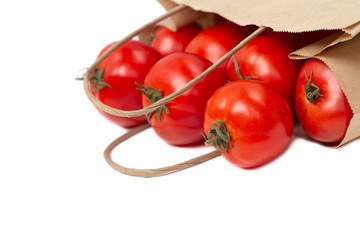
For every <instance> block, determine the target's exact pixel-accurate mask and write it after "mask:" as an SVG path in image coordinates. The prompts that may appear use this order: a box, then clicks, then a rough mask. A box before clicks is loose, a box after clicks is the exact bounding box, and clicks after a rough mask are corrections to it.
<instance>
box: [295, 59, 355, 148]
mask: <svg viewBox="0 0 360 240" xmlns="http://www.w3.org/2000/svg"><path fill="white" fill-rule="evenodd" d="M295 109H296V115H297V117H298V120H299V122H300V124H301V126H302V128H303V129H304V131H305V132H306V133H307V134H308V135H309V136H310V137H311V138H313V139H315V140H318V141H321V142H329V143H335V142H340V141H342V139H343V138H344V136H345V133H346V130H347V128H348V126H349V123H350V120H351V118H352V116H353V112H352V110H351V107H350V105H349V103H348V101H347V99H346V96H345V94H344V92H343V91H342V90H341V88H340V85H339V83H338V81H337V80H336V77H335V75H334V73H333V72H332V71H331V69H330V68H329V67H328V66H327V65H326V64H325V63H324V62H322V61H321V60H318V59H310V60H308V61H306V63H305V64H304V65H303V67H302V68H301V71H300V73H299V78H298V82H297V86H296V107H295Z"/></svg>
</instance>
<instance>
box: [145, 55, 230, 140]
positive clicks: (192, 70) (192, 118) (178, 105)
mask: <svg viewBox="0 0 360 240" xmlns="http://www.w3.org/2000/svg"><path fill="white" fill-rule="evenodd" d="M209 66H211V62H210V61H209V60H207V59H205V58H203V57H201V56H197V55H195V54H190V53H174V54H171V55H169V56H166V57H164V58H163V59H161V60H160V61H158V62H157V63H156V64H155V65H154V66H153V67H152V68H151V70H150V72H149V73H148V75H147V76H146V78H145V81H144V86H141V87H142V89H141V91H142V92H143V93H144V96H143V106H144V107H146V106H149V105H150V104H152V102H156V101H158V100H159V99H161V98H162V97H165V96H167V95H169V94H171V93H173V92H175V91H177V90H178V89H180V88H181V87H183V86H184V85H185V84H186V83H188V82H189V81H191V80H192V79H193V78H195V77H196V76H198V75H199V74H200V73H202V72H203V71H205V70H206V69H207V68H208V67H209ZM225 83H226V78H225V76H224V74H223V73H222V72H221V71H220V70H218V69H215V70H214V71H213V72H212V73H210V74H209V75H208V76H206V77H205V78H203V79H202V80H201V81H200V82H198V83H197V84H196V85H195V86H193V87H192V88H190V89H189V90H188V91H186V92H184V93H183V94H181V95H179V96H178V97H177V98H175V99H173V100H172V101H170V102H169V103H167V104H166V105H165V106H164V107H161V108H159V109H158V110H157V111H156V113H150V115H148V116H149V120H150V124H151V126H152V128H153V129H154V131H155V132H156V134H157V135H158V136H160V137H161V138H162V139H163V140H165V141H166V142H168V143H170V144H173V145H187V144H192V143H196V142H199V141H200V140H201V139H202V135H201V133H202V130H203V129H202V123H203V119H204V109H205V105H206V102H207V100H208V99H209V97H210V96H211V94H212V93H213V92H214V91H215V90H216V89H217V88H219V87H220V86H222V85H224V84H225Z"/></svg>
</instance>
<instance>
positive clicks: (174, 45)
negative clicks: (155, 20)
mask: <svg viewBox="0 0 360 240" xmlns="http://www.w3.org/2000/svg"><path fill="white" fill-rule="evenodd" d="M201 30H202V28H201V27H200V26H199V25H198V24H196V23H191V24H188V25H185V26H183V27H181V28H179V29H178V30H176V31H172V30H170V29H168V28H167V27H163V26H158V27H157V28H156V30H155V33H154V36H153V38H152V40H151V46H152V47H153V48H154V49H156V50H157V51H158V52H160V53H161V54H162V55H163V56H166V55H169V54H172V53H175V52H184V51H185V48H186V46H187V44H188V43H189V42H190V40H191V39H192V38H193V37H194V36H195V35H196V34H197V33H198V32H200V31H201Z"/></svg>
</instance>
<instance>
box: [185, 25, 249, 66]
mask: <svg viewBox="0 0 360 240" xmlns="http://www.w3.org/2000/svg"><path fill="white" fill-rule="evenodd" d="M244 38H245V35H243V33H242V32H241V31H239V30H238V28H234V27H233V26H232V25H229V24H221V25H216V26H213V27H209V28H206V29H204V30H202V31H201V32H199V33H198V34H197V35H196V36H195V37H194V38H193V39H192V40H191V41H190V42H189V44H188V45H187V47H186V49H185V52H188V53H194V54H197V55H200V56H203V57H205V58H207V59H209V60H210V61H211V62H212V63H214V62H216V61H217V60H219V59H220V58H221V57H222V56H223V55H225V54H226V53H227V52H228V51H230V50H231V49H232V48H233V47H235V46H236V45H237V44H238V43H240V42H241V41H242V40H243V39H244ZM228 61H229V60H227V61H226V62H225V63H223V64H221V65H220V66H219V69H220V70H221V71H223V72H225V70H226V66H227V63H228Z"/></svg>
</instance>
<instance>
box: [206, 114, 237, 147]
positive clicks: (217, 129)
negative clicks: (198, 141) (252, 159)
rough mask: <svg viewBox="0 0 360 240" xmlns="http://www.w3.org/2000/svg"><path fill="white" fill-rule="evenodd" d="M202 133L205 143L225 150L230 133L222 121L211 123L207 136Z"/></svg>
mask: <svg viewBox="0 0 360 240" xmlns="http://www.w3.org/2000/svg"><path fill="white" fill-rule="evenodd" d="M202 135H203V137H204V139H205V145H207V146H213V147H217V148H218V149H219V150H220V151H223V152H227V150H228V146H229V142H230V134H229V133H228V132H227V130H226V127H225V123H224V121H221V120H219V121H215V122H214V123H213V124H212V125H211V127H210V130H209V132H208V133H207V136H205V135H204V134H202Z"/></svg>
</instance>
